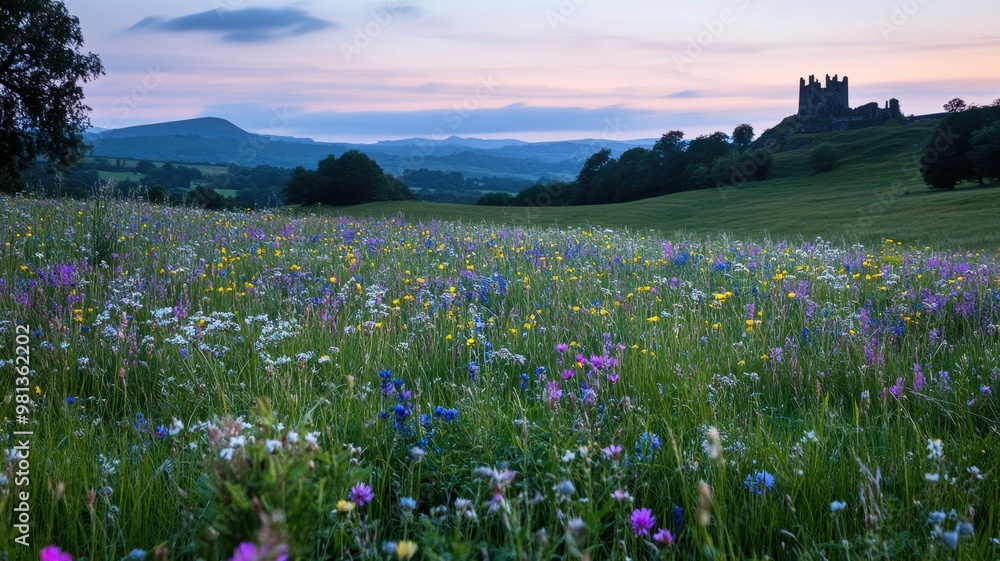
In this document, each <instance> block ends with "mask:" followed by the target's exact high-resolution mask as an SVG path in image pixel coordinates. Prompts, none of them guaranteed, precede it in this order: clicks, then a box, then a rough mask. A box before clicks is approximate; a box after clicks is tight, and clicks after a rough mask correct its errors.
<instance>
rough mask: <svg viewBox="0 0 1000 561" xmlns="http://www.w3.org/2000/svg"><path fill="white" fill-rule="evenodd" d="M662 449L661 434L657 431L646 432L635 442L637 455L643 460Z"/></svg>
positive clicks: (637, 457)
mask: <svg viewBox="0 0 1000 561" xmlns="http://www.w3.org/2000/svg"><path fill="white" fill-rule="evenodd" d="M659 449H660V436H659V435H658V434H656V433H655V432H644V433H642V435H641V436H640V437H639V440H637V441H636V443H635V457H636V459H637V460H642V459H643V458H645V457H647V456H652V455H653V453H654V452H656V451H657V450H659Z"/></svg>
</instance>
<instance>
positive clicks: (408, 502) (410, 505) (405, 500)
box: [399, 497, 417, 511]
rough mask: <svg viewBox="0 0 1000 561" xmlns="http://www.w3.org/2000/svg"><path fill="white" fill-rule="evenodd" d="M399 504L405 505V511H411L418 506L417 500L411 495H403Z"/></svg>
mask: <svg viewBox="0 0 1000 561" xmlns="http://www.w3.org/2000/svg"><path fill="white" fill-rule="evenodd" d="M399 506H401V507H403V510H404V511H410V510H413V509H415V508H417V501H416V500H415V499H412V498H410V497H401V498H400V499H399Z"/></svg>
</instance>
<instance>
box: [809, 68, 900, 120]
mask: <svg viewBox="0 0 1000 561" xmlns="http://www.w3.org/2000/svg"><path fill="white" fill-rule="evenodd" d="M797 116H798V117H799V118H801V119H823V120H828V121H829V122H830V125H829V127H828V130H843V129H847V128H854V127H865V126H875V125H881V124H883V123H885V122H887V121H889V120H892V119H894V118H896V117H900V116H902V112H901V111H900V109H899V100H897V99H890V100H889V101H887V102H885V107H879V105H878V103H875V102H872V103H868V104H865V105H862V106H860V107H856V108H853V109H852V108H851V105H850V101H849V97H848V86H847V76H844V78H843V79H839V78H838V77H837V75H836V74H834V75H833V78H830V75H829V74H827V75H826V82H825V84H824V83H823V82H820V81H819V80H817V79H816V76H814V75H813V76H809V81H808V82H806V79H805V78H799V112H798V114H797Z"/></svg>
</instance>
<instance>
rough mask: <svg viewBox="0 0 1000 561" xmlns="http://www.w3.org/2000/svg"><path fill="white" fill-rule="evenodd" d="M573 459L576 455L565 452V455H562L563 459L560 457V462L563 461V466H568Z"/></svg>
mask: <svg viewBox="0 0 1000 561" xmlns="http://www.w3.org/2000/svg"><path fill="white" fill-rule="evenodd" d="M575 459H576V454H574V453H573V452H570V451H569V450H566V453H565V454H563V457H562V461H563V463H564V464H568V463H570V462H572V461H573V460H575Z"/></svg>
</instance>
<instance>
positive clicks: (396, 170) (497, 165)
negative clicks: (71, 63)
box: [85, 117, 655, 181]
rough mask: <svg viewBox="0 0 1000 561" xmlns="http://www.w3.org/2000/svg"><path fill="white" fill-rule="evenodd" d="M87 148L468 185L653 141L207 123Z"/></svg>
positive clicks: (539, 173)
mask: <svg viewBox="0 0 1000 561" xmlns="http://www.w3.org/2000/svg"><path fill="white" fill-rule="evenodd" d="M85 139H86V141H87V142H89V143H90V144H91V145H92V146H93V154H94V155H95V156H102V157H105V158H130V159H143V160H152V161H163V162H175V163H209V164H222V165H228V164H236V165H241V166H255V165H259V164H267V165H273V166H278V167H287V168H293V167H296V166H303V167H305V168H309V169H314V168H315V167H316V163H317V162H318V161H319V160H321V159H323V158H325V157H326V156H328V155H330V154H334V155H337V156H339V155H341V154H343V153H344V152H346V151H348V150H360V151H361V152H364V153H365V154H368V155H369V156H370V157H372V158H373V159H374V160H375V161H377V162H378V163H379V165H380V166H382V168H383V169H384V170H385V171H387V172H389V173H392V174H394V175H401V174H402V173H403V171H404V170H406V169H420V168H427V169H431V170H440V171H444V172H452V171H457V172H461V173H462V174H463V175H464V176H466V177H483V176H490V175H495V176H508V177H515V178H518V179H527V180H531V181H537V180H540V179H553V180H555V179H561V180H570V179H573V178H574V177H575V176H576V174H577V172H578V171H579V170H580V165H581V164H582V163H583V161H584V160H586V159H587V158H588V157H589V156H590V155H591V154H593V153H594V152H597V151H598V150H600V149H601V148H605V147H607V148H609V149H611V151H612V153H613V154H615V155H616V156H617V155H620V154H621V153H622V152H624V151H625V150H628V149H629V148H632V147H634V146H647V147H648V146H652V144H653V143H654V142H655V140H645V141H644V140H639V141H632V142H618V141H605V140H593V139H585V140H576V141H562V142H523V141H520V140H483V139H476V138H460V137H457V136H452V137H449V138H445V139H440V140H431V139H423V138H413V139H408V140H394V141H382V142H378V143H376V144H348V143H328V142H315V141H313V140H312V139H308V138H294V137H282V136H272V135H259V134H254V133H250V132H247V131H245V130H243V129H241V128H239V127H237V126H236V125H234V124H232V123H231V122H229V121H226V120H225V119H219V118H214V117H205V118H198V119H188V120H183V121H173V122H169V123H158V124H152V125H140V126H135V127H126V128H121V129H113V130H106V131H100V132H92V133H89V134H87V135H86V137H85Z"/></svg>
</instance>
